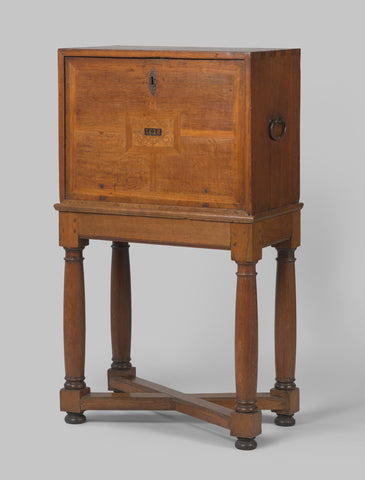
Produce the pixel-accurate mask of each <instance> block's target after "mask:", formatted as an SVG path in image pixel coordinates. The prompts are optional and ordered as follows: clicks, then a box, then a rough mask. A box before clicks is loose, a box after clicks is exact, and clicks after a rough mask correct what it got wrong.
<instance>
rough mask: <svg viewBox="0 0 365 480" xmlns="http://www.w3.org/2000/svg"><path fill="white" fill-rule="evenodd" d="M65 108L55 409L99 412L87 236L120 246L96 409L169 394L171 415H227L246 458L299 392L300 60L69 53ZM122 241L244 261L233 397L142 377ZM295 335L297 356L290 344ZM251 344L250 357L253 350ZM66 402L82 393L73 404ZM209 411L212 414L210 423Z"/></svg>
mask: <svg viewBox="0 0 365 480" xmlns="http://www.w3.org/2000/svg"><path fill="white" fill-rule="evenodd" d="M59 106H60V108H59V111H60V122H59V125H60V203H59V204H57V205H56V209H57V210H59V212H60V243H61V245H62V246H63V247H65V249H66V252H67V254H66V280H67V282H66V283H65V311H67V315H66V314H65V331H66V332H67V335H65V356H66V384H65V389H63V390H62V393H61V395H62V396H61V399H62V402H61V407H62V409H63V410H66V411H69V412H70V413H69V414H68V416H67V417H66V418H67V421H69V422H74V423H75V422H78V421H80V419H81V420H83V419H84V417H83V415H82V414H81V411H82V410H85V409H87V408H84V407H85V405H86V407H88V408H89V407H90V406H91V407H92V405H94V407H95V402H96V400H95V398H96V397H93V394H92V393H90V392H89V390H88V389H86V386H85V383H84V379H83V375H84V373H83V368H84V367H83V357H84V354H83V346H82V345H83V341H84V340H83V336H84V333H83V332H84V322H85V319H84V313H83V312H84V310H83V307H82V305H83V302H84V300H83V276H82V254H81V252H82V249H83V247H84V246H85V245H86V244H87V242H88V240H89V239H92V238H98V239H105V240H111V241H113V242H114V243H113V247H114V248H113V268H112V279H113V283H112V299H111V300H112V306H113V305H114V307H113V308H112V334H113V339H112V344H113V365H114V366H113V367H112V368H111V370H110V371H109V388H110V389H111V390H114V391H118V392H119V393H114V394H109V396H108V394H105V395H106V396H105V397H97V398H99V400H98V402H99V403H98V402H96V404H97V405H98V407H99V408H101V409H105V408H106V409H107V408H111V406H113V405H114V406H116V407H118V408H127V406H128V405H129V403H128V402H130V401H131V399H130V397H128V401H127V400H126V398H127V397H125V396H124V397H123V395H125V394H122V393H120V392H139V393H140V394H142V393H143V394H144V396H143V395H142V396H141V395H140V396H139V397H138V398H140V397H141V398H143V402H144V403H143V405H145V404H148V402H151V405H155V403H154V400H152V397H149V392H151V391H153V392H154V394H156V392H157V393H158V394H159V395H160V396H161V397H158V398H159V400H158V401H159V402H160V401H162V400H161V398H162V397H163V398H164V400H163V402H165V403H164V405H165V404H166V402H167V403H168V404H169V405H170V406H169V408H172V409H179V408H180V410H181V409H182V410H181V411H185V413H189V414H194V412H195V414H196V416H199V418H204V419H206V420H208V421H213V420H212V418H216V420H215V421H213V423H217V422H218V420H217V418H218V417H219V418H220V416H223V417H224V418H225V420H224V422H223V423H224V425H222V426H226V427H228V428H230V429H231V434H232V435H235V436H237V437H239V440H238V441H237V442H238V443H237V446H238V448H244V449H248V448H253V446H254V440H253V438H254V437H255V436H256V435H257V434H258V433H259V430H260V419H259V417H260V408H267V407H266V406H265V405H267V404H266V403H265V402H267V401H268V402H269V403H270V402H271V403H270V406H269V408H270V409H272V410H276V411H277V412H278V415H279V416H278V419H279V420H277V421H278V422H279V423H280V422H283V421H284V419H285V421H286V422H289V423H290V422H293V419H292V414H293V413H294V411H295V409H296V408H297V407H295V406H293V405H294V403H295V401H294V400H293V399H294V398H296V399H297V396H298V390H297V389H296V387H295V384H294V379H293V376H294V370H293V369H294V359H293V355H291V356H290V355H289V357H290V360H288V359H287V358H288V356H287V355H286V353H285V352H286V351H287V350H288V349H289V350H290V351H291V352H293V351H294V356H295V308H294V309H293V307H292V305H293V301H294V300H295V288H294V289H293V287H292V285H293V282H294V270H293V268H294V263H293V262H294V249H295V248H296V247H297V246H298V245H299V235H300V232H299V215H300V209H301V204H300V203H298V202H299V107H300V51H299V50H245V49H236V50H234V49H233V50H209V49H148V48H139V49H133V50H132V49H128V48H123V47H110V48H95V49H62V50H60V51H59ZM128 242H147V243H160V244H172V245H190V246H195V247H203V248H222V249H229V250H231V252H232V259H233V260H234V261H236V262H237V264H238V273H237V275H238V277H237V278H238V280H237V282H238V283H237V305H238V307H237V312H236V330H237V331H236V379H237V385H236V394H235V395H234V396H232V398H229V399H222V398H221V397H219V395H218V397H217V398H219V399H220V400H219V401H218V400H217V401H216V402H215V403H214V401H213V400H212V401H210V400H207V399H202V398H197V397H195V396H190V397H189V398H187V396H184V394H180V393H179V392H173V393H172V391H170V390H169V389H167V390H169V391H168V392H167V393H166V391H167V390H166V388H165V387H161V386H151V385H147V383H146V382H145V381H142V383H141V381H140V380H136V379H135V378H134V376H135V373H134V372H135V370H134V367H132V366H131V363H130V358H129V352H130V344H129V343H130V342H129V341H128V337H129V336H130V304H129V302H130V293H129V292H130V284H129V258H128ZM268 245H273V246H275V247H276V248H277V249H278V251H279V257H278V258H279V265H280V268H278V290H279V293H278V292H277V322H276V323H277V326H278V328H277V334H276V344H277V370H278V369H279V373H278V371H277V376H278V380H277V383H276V387H275V389H274V391H273V392H272V394H271V396H270V397H268V399H266V400H265V402H264V403H262V402H263V400H260V399H259V398H258V397H257V395H256V380H255V378H254V377H255V368H256V367H255V365H256V364H257V358H256V357H257V349H256V347H255V345H256V343H257V331H256V330H257V318H256V317H257V308H256V283H255V274H256V273H255V265H256V262H257V261H258V260H259V259H260V258H261V250H262V248H263V247H265V246H268ZM283 279H284V280H283ZM68 282H71V283H73V284H75V282H76V284H77V285H78V288H76V289H73V290H72V292H71V290H70V288H69V287H68ZM286 282H289V283H290V285H291V286H290V287H288V285H287V283H286ZM282 285H285V288H284V287H282ZM287 290H288V291H287ZM288 292H289V293H288ZM118 299H119V300H118ZM120 299H122V300H120ZM293 299H294V300H293ZM80 305H81V306H80ZM294 305H295V303H294ZM288 328H289V330H290V332H291V333H292V334H291V336H290V341H289V344H290V345H289V346H288V345H287V344H286V342H285V340H286V337H285V336H286V335H287V332H288ZM293 332H294V335H293ZM248 343H249V344H250V345H251V346H252V348H251V347H250V348H247V345H248ZM121 345H122V347H121ZM75 349H76V350H77V351H78V352H79V355H78V357H77V358H78V359H77V360H75V359H74V353H72V352H75ZM293 349H294V350H293ZM71 350H72V352H71ZM255 352H256V353H255ZM281 358H282V360H280V359H281ZM280 369H281V370H280ZM67 379H69V380H67ZM70 379H71V380H70ZM72 379H73V380H72ZM120 382H122V383H123V385H121V383H120ZM143 382H145V383H143ZM146 385H147V386H146ZM113 395H114V396H113ZM71 397H72V398H76V397H77V400H75V403H72V405H71V404H69V403H68V402H69V399H70V398H71ZM165 397H166V398H165ZM153 398H155V397H153ZM156 398H157V397H156ZM214 398H215V397H214ZM234 398H235V400H234ZM265 398H266V397H265ZM179 399H180V400H179ZM139 401H142V400H139ZM85 402H86V403H85ZM90 402H91V403H90ZM93 402H94V403H93ZM123 402H124V403H123ZM156 402H157V400H156ZM163 402H162V403H163ZM179 402H180V403H179ZM189 402H190V403H189ZM194 402H195V403H194ZM212 402H213V403H212ZM232 402H233V403H232ZM260 402H261V404H260ZM275 402H276V403H275ZM137 403H138V402H137ZM180 404H181V405H185V407H181V405H180ZM186 404H189V405H190V406H189V408H188V407H186ZM233 404H234V405H233ZM264 404H265V405H264ZM279 404H280V405H279ZM66 405H68V407H67V408H66ZM140 405H142V403H141V404H140ZM143 405H142V406H141V408H144V407H143ZM179 405H180V407H179ZM199 405H200V407H199ZM202 405H203V406H202ZM258 405H259V407H260V408H258ZM155 406H156V405H155ZM165 406H166V405H165ZM279 406H280V408H279ZM91 407H90V408H91ZM231 407H232V409H233V410H234V411H231V410H230V408H231ZM272 407H274V408H272ZM184 409H185V410H184ZM204 409H208V410H209V412H210V413H209V415H208V417H207V418H205V417H204V415H203V413H202V411H203V410H204ZM222 409H223V410H224V411H223V410H222ZM208 410H207V411H208ZM204 411H205V410H204ZM196 412H197V413H196ZM219 412H220V413H219ZM284 417H285V418H284ZM219 422H220V423H218V424H222V420H219Z"/></svg>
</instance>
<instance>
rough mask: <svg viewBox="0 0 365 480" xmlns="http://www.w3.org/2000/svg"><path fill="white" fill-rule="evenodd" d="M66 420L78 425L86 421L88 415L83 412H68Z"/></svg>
mask: <svg viewBox="0 0 365 480" xmlns="http://www.w3.org/2000/svg"><path fill="white" fill-rule="evenodd" d="M65 422H66V423H70V424H71V425H78V424H79V423H85V422H86V417H85V415H84V414H83V413H72V412H67V415H66V416H65Z"/></svg>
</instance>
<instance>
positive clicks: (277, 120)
mask: <svg viewBox="0 0 365 480" xmlns="http://www.w3.org/2000/svg"><path fill="white" fill-rule="evenodd" d="M277 126H279V127H281V133H280V135H275V134H274V128H275V127H277ZM285 133H286V122H285V120H284V119H283V118H282V117H280V116H278V117H276V118H273V119H271V120H270V123H269V135H270V138H271V139H272V140H280V139H281V138H283V136H284V135H285Z"/></svg>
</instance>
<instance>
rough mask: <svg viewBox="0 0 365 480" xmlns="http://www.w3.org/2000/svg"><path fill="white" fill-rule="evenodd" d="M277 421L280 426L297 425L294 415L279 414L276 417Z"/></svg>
mask: <svg viewBox="0 0 365 480" xmlns="http://www.w3.org/2000/svg"><path fill="white" fill-rule="evenodd" d="M275 423H276V425H279V427H292V426H293V425H295V419H294V416H293V415H278V416H277V417H276V418H275Z"/></svg>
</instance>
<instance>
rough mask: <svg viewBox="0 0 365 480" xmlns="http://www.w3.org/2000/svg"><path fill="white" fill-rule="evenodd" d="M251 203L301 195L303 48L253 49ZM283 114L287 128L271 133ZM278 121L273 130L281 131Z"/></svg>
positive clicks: (269, 205)
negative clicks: (279, 137)
mask: <svg viewBox="0 0 365 480" xmlns="http://www.w3.org/2000/svg"><path fill="white" fill-rule="evenodd" d="M251 88H252V96H251V100H252V167H253V171H252V174H253V208H252V210H253V211H252V212H250V213H258V212H262V211H267V210H271V209H273V208H278V207H282V206H285V205H291V204H294V203H297V202H298V201H299V121H300V50H282V51H276V52H265V53H255V54H254V55H253V56H252V58H251ZM278 117H281V118H283V119H284V120H285V122H286V133H285V135H284V136H283V137H282V138H281V139H279V140H273V139H272V138H270V135H269V124H270V121H271V120H273V119H275V118H278ZM281 132H282V130H281V128H280V127H275V129H274V134H275V135H280V133H281Z"/></svg>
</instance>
